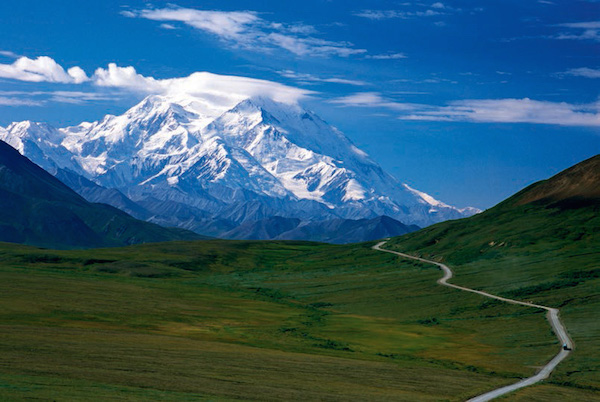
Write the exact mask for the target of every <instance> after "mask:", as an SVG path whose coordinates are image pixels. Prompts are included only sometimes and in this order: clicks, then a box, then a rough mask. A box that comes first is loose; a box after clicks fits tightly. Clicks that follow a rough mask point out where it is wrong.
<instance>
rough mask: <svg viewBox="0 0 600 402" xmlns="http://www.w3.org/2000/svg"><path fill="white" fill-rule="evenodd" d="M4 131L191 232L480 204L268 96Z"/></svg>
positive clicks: (432, 212) (409, 220)
mask: <svg viewBox="0 0 600 402" xmlns="http://www.w3.org/2000/svg"><path fill="white" fill-rule="evenodd" d="M0 139H1V140H4V141H6V142H8V143H9V144H10V145H12V146H13V147H15V148H16V149H18V150H19V152H21V153H22V154H23V155H25V156H27V157H28V158H30V159H31V160H32V161H34V162H35V163H37V164H39V165H40V166H42V167H43V168H44V169H46V170H48V171H50V172H51V173H53V174H57V172H59V171H63V172H64V171H70V172H71V173H76V174H78V175H81V176H83V177H85V178H86V179H88V180H90V181H92V182H94V183H95V184H97V185H98V186H101V187H103V188H106V189H116V190H119V191H120V192H121V193H122V194H124V195H126V196H127V197H129V198H130V199H131V200H133V201H134V202H137V203H139V204H140V205H143V206H144V207H145V208H146V209H147V210H149V211H150V212H151V213H150V215H152V217H151V218H150V220H154V221H156V222H159V223H165V224H174V225H178V226H181V227H186V228H191V229H195V230H198V231H200V230H201V229H200V228H201V227H202V224H204V223H206V222H208V221H211V220H214V219H221V220H225V221H228V222H230V223H231V224H232V225H235V224H240V223H242V222H244V221H248V220H260V219H264V218H268V217H271V216H283V217H288V218H299V219H301V220H303V221H315V220H324V219H333V218H349V219H359V218H373V217H376V216H381V215H388V216H391V217H393V218H395V219H397V220H400V221H401V222H403V223H406V224H416V225H419V226H426V225H429V224H432V223H435V222H439V221H442V220H446V219H454V218H459V217H463V216H468V215H472V214H473V213H475V212H477V210H475V209H465V210H459V209H457V208H454V207H451V206H449V205H446V204H444V203H442V202H440V201H437V200H435V199H433V198H432V197H431V196H429V195H427V194H424V193H422V192H419V191H417V190H414V189H412V188H410V187H408V186H407V185H405V184H402V183H401V182H399V181H398V180H397V179H396V178H394V177H392V176H391V175H389V174H387V173H386V172H384V171H383V170H382V169H381V167H380V166H379V165H377V164H376V163H375V162H374V161H373V160H371V159H370V158H369V156H368V155H367V154H365V153H364V152H363V151H361V150H359V149H358V148H356V147H355V146H354V145H353V144H352V143H351V142H350V140H348V138H346V137H345V136H344V135H343V134H342V133H341V132H340V131H339V130H337V129H335V128H334V127H332V126H330V125H329V124H327V123H326V122H325V121H323V120H322V119H321V118H319V117H318V116H317V115H315V114H314V113H312V112H310V111H307V110H305V109H303V108H302V107H300V106H298V105H289V104H283V103H277V102H274V101H272V100H270V99H265V98H253V99H246V100H244V101H242V102H240V103H238V104H237V105H235V106H233V107H223V106H219V105H217V104H216V103H213V102H210V101H209V100H207V99H202V98H197V97H192V96H178V97H172V96H158V95H153V96H149V97H147V98H146V99H144V100H143V101H142V102H140V103H139V104H138V105H136V106H134V107H133V108H131V109H129V110H128V111H127V112H126V113H125V114H123V115H121V116H112V115H109V116H106V117H105V118H103V119H102V120H100V121H98V122H94V123H87V122H86V123H82V124H80V125H78V126H74V127H67V128H59V129H56V128H53V127H51V126H49V125H47V124H43V123H32V122H20V123H13V124H11V125H10V126H8V127H7V128H6V129H1V128H0ZM76 190H77V189H76ZM96 193H97V192H96ZM165 208H168V209H170V210H174V209H175V210H177V211H178V213H177V214H175V216H174V215H173V214H170V213H169V214H164V213H162V210H164V209H165ZM161 209H162V210H161Z"/></svg>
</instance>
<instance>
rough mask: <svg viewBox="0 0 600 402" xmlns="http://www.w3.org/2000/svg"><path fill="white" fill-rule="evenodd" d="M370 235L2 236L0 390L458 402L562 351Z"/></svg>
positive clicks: (533, 324)
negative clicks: (86, 243)
mask: <svg viewBox="0 0 600 402" xmlns="http://www.w3.org/2000/svg"><path fill="white" fill-rule="evenodd" d="M370 246H371V244H360V245H350V246H334V245H325V244H318V243H306V242H233V241H216V240H215V241H204V242H173V243H159V244H152V245H140V246H132V247H127V248H121V249H102V250H74V251H54V250H43V249H36V248H32V247H26V246H18V245H12V244H6V243H3V244H2V243H0V277H1V279H2V280H0V338H1V339H2V342H0V399H2V400H5V399H6V400H19V399H29V398H47V399H58V400H78V399H89V395H90V394H93V395H97V396H98V398H97V399H117V400H118V399H123V400H148V399H161V400H190V399H262V400H276V399H278V400H280V399H313V400H316V399H332V400H342V399H344V400H347V399H355V400H373V399H378V400H379V399H381V400H407V401H408V400H410V401H414V400H457V401H458V400H464V399H467V398H468V397H471V396H474V395H476V394H478V393H481V392H484V391H487V390H489V389H491V388H494V387H496V386H501V385H504V384H508V383H511V382H514V381H515V380H516V379H517V378H520V377H522V376H526V375H530V374H531V373H532V372H533V371H534V370H535V368H534V367H535V366H539V365H541V364H543V363H544V362H545V361H546V360H548V359H549V358H550V356H551V355H552V354H553V352H554V351H555V350H556V348H557V347H558V345H557V341H556V340H555V339H554V337H553V336H552V333H551V331H550V329H549V327H548V325H547V323H546V321H545V318H544V315H543V313H541V312H539V311H537V310H535V309H528V308H520V307H518V306H506V305H500V304H498V303H493V302H489V301H487V300H485V298H482V297H480V296H477V295H471V294H460V295H458V297H457V291H455V290H453V289H448V288H444V287H441V286H439V285H437V284H436V283H435V281H436V279H437V278H439V276H440V273H439V271H438V270H437V269H436V268H434V267H431V266H428V265H423V264H420V263H416V262H411V261H406V260H403V259H400V258H399V257H396V256H393V255H390V254H386V253H381V252H376V251H373V250H371V249H370Z"/></svg>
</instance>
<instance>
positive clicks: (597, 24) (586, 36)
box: [553, 21, 600, 42]
mask: <svg viewBox="0 0 600 402" xmlns="http://www.w3.org/2000/svg"><path fill="white" fill-rule="evenodd" d="M558 26H560V27H564V28H570V29H571V30H570V31H569V32H561V33H559V34H558V35H556V36H553V38H554V39H563V40H564V39H570V40H591V41H594V42H600V21H586V22H569V23H565V24H558Z"/></svg>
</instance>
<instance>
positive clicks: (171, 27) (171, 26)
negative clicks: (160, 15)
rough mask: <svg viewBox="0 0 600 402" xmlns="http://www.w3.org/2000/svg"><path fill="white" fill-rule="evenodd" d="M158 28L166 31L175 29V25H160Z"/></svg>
mask: <svg viewBox="0 0 600 402" xmlns="http://www.w3.org/2000/svg"><path fill="white" fill-rule="evenodd" d="M159 26H160V27H161V28H162V29H168V30H173V29H177V27H176V26H175V25H172V24H160V25H159Z"/></svg>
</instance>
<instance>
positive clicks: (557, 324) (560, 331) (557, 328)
mask: <svg viewBox="0 0 600 402" xmlns="http://www.w3.org/2000/svg"><path fill="white" fill-rule="evenodd" d="M386 242H387V240H386V241H382V242H379V243H377V244H376V245H375V246H373V249H374V250H378V251H383V252H385V253H391V254H396V255H399V256H401V257H404V258H410V259H411V260H417V261H421V262H425V263H428V264H434V265H437V266H438V267H439V268H440V269H441V270H442V271H443V272H444V276H443V277H442V278H440V279H438V281H437V283H439V284H440V285H442V286H448V287H451V288H454V289H458V290H463V291H465V292H471V293H477V294H478V295H481V296H485V297H489V298H491V299H496V300H501V301H503V302H506V303H511V304H520V305H522V306H526V307H535V308H539V309H543V310H546V311H547V312H548V313H547V315H546V318H547V319H548V322H550V325H552V329H553V330H554V334H555V335H556V337H557V338H558V340H559V341H560V343H561V345H566V349H565V348H563V347H561V349H560V351H559V352H558V354H557V355H556V356H554V358H553V359H552V360H550V362H548V363H547V364H546V365H545V366H544V367H543V368H542V369H541V370H540V371H539V372H538V373H537V374H536V375H534V376H532V377H528V378H524V379H522V380H521V381H519V382H517V383H514V384H511V385H507V386H505V387H502V388H498V389H495V390H493V391H490V392H487V393H485V394H483V395H479V396H477V397H475V398H472V399H469V400H468V401H467V402H485V401H489V400H492V399H494V398H497V397H499V396H501V395H504V394H507V393H509V392H513V391H516V390H517V389H520V388H523V387H527V386H530V385H533V384H535V383H537V382H539V381H542V380H544V379H546V378H548V376H550V373H552V370H554V368H555V367H556V366H557V365H558V364H559V363H560V362H561V361H563V360H564V359H565V358H566V357H567V356H568V355H569V354H570V353H571V350H572V349H573V342H572V341H571V338H569V335H568V334H567V331H566V329H565V327H564V325H563V323H562V322H561V321H560V318H559V316H558V309H555V308H552V307H546V306H542V305H539V304H533V303H527V302H522V301H518V300H513V299H507V298H505V297H500V296H495V295H493V294H490V293H487V292H482V291H480V290H475V289H470V288H465V287H463V286H458V285H453V284H452V283H448V280H450V279H451V278H452V276H453V275H454V273H453V272H452V270H451V269H450V268H448V267H447V266H446V265H444V264H442V263H439V262H435V261H431V260H426V259H424V258H419V257H413V256H412V255H408V254H404V253H400V252H397V251H392V250H386V249H383V248H381V246H383V245H384V244H385V243H386Z"/></svg>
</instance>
